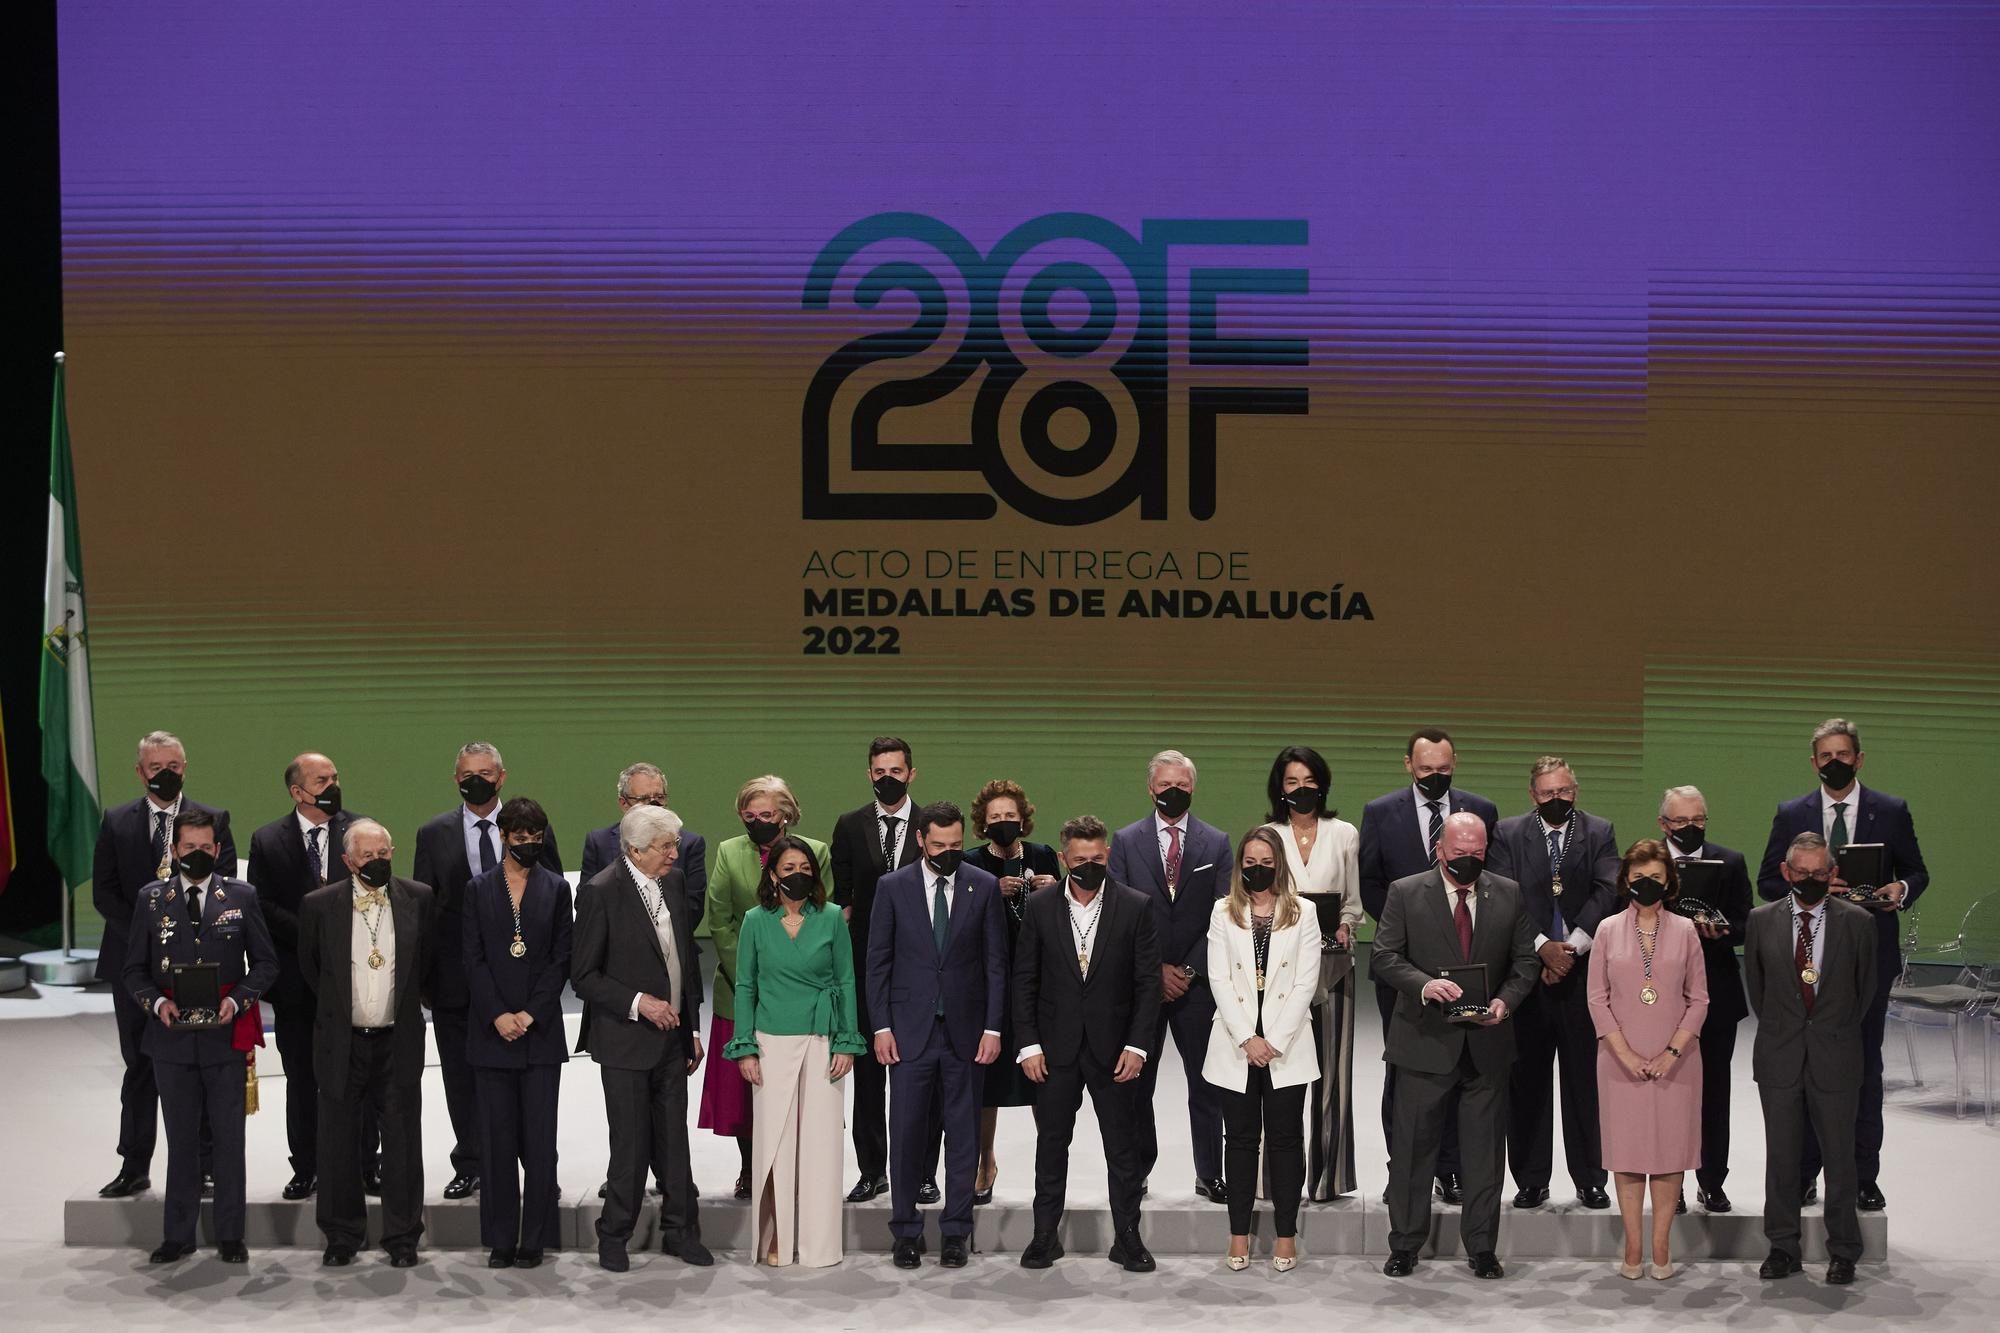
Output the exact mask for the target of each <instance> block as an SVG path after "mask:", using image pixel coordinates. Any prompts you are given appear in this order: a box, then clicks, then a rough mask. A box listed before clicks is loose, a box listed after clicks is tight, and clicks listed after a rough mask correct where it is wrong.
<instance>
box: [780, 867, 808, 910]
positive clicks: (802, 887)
mask: <svg viewBox="0 0 2000 1333" xmlns="http://www.w3.org/2000/svg"><path fill="white" fill-rule="evenodd" d="M812 891H813V877H812V876H811V875H808V874H807V873H806V872H805V871H803V870H794V871H793V872H792V873H791V874H789V875H786V876H784V877H783V878H782V879H780V880H779V881H778V892H780V893H782V894H784V895H785V896H786V897H787V898H790V899H791V900H792V901H793V902H795V903H802V902H804V901H805V900H806V899H808V898H810V897H812Z"/></svg>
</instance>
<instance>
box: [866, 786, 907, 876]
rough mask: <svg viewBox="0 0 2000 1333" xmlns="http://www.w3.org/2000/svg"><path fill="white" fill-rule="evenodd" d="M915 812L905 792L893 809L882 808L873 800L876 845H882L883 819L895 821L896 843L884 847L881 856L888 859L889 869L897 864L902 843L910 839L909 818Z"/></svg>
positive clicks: (879, 803)
mask: <svg viewBox="0 0 2000 1333" xmlns="http://www.w3.org/2000/svg"><path fill="white" fill-rule="evenodd" d="M915 814H916V808H915V807H914V806H913V805H912V804H911V802H910V798H909V796H908V795H907V794H905V795H904V797H903V803H902V804H901V805H899V806H897V807H896V808H895V809H894V810H884V809H883V808H882V803H881V802H880V801H877V802H875V845H876V846H877V847H880V846H882V834H883V831H884V830H883V823H884V821H886V820H891V819H893V820H895V821H896V845H895V846H893V847H889V848H886V849H885V855H884V858H883V859H885V860H886V861H888V863H889V869H891V870H894V869H895V868H896V866H897V864H898V859H897V858H899V857H901V856H902V854H903V845H904V844H905V843H907V842H908V841H909V840H910V820H911V818H912V817H913V816H914V815H915Z"/></svg>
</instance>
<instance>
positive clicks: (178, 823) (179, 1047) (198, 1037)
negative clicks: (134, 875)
mask: <svg viewBox="0 0 2000 1333" xmlns="http://www.w3.org/2000/svg"><path fill="white" fill-rule="evenodd" d="M216 851H217V840H216V818H215V816H214V815H212V814H210V813H209V812H207V811H206V810H183V811H181V813H180V814H179V815H178V816H176V817H175V819H174V823H173V872H174V873H173V877H172V878H171V879H164V880H161V881H159V882H158V883H156V884H154V885H152V886H151V887H150V888H148V889H146V890H144V891H143V892H142V893H141V894H140V897H139V905H138V907H137V908H136V909H135V910H134V912H133V914H132V931H131V943H130V945H129V947H128V949H127V951H126V955H125V989H126V991H127V992H128V993H129V994H130V995H131V996H132V999H133V1000H134V1002H136V1003H137V1004H138V1005H139V1006H140V1008H142V1009H144V1010H145V1011H146V1012H147V1013H148V1014H149V1015H151V1016H152V1018H153V1020H154V1021H153V1022H151V1023H149V1024H148V1025H147V1027H146V1035H145V1037H144V1039H143V1040H144V1043H145V1049H146V1054H147V1055H148V1056H150V1057H151V1058H152V1061H153V1076H154V1079H155V1081H156V1082H157V1083H158V1084H159V1089H160V1107H161V1110H162V1111H163V1112H164V1113H165V1115H166V1122H167V1209H166V1226H165V1235H164V1237H163V1239H162V1241H161V1243H160V1248H158V1249H157V1250H154V1251H153V1255H152V1262H154V1263H156V1264H164V1263H172V1262H173V1261H174V1260H176V1259H182V1258H185V1257H186V1256H188V1255H190V1254H192V1253H194V1247H195V1221H196V1219H197V1218H198V1217H199V1216H200V1213H201V1165H200V1160H199V1153H200V1148H199V1135H200V1125H201V1119H202V1112H203V1110H204V1109H206V1111H207V1113H208V1123H209V1126H210V1128H211V1131H212V1132H213V1134H214V1158H213V1163H214V1171H215V1237H216V1257H217V1258H219V1259H221V1260H222V1261H223V1262H224V1263H232V1264H240V1263H245V1262H248V1260H249V1258H250V1255H249V1252H248V1251H247V1250H245V1249H244V1248H243V1091H244V1090H243V1082H244V1058H245V1057H244V1053H245V1052H246V1051H247V1050H248V1049H249V1048H250V1046H251V1045H252V1044H253V1043H256V1042H260V1041H261V1038H262V1035H263V1034H262V1030H261V1027H260V1026H259V1024H258V1021H257V1017H256V1012H255V1008H254V1006H255V1005H256V1003H257V1000H258V998H259V997H260V996H262V995H263V994H264V993H265V992H266V991H267V990H269V989H270V988H271V985H272V983H273V982H275V981H276V980H277V978H278V955H277V952H276V951H275V950H274V949H273V947H272V945H271V932H270V930H269V929H268V928H267V927H266V926H265V925H264V913H263V910H262V909H261V908H260V907H258V905H257V893H256V890H254V889H252V888H251V887H250V886H249V885H248V884H246V883H244V882H243V881H242V880H240V879H227V878H224V877H223V876H221V875H218V874H216V873H215V862H216ZM196 963H213V964H215V966H216V968H217V980H218V981H219V982H220V984H221V989H222V992H223V994H222V1002H221V1005H220V1007H219V1008H218V1009H217V1011H216V1016H217V1018H218V1019H219V1020H220V1021H219V1023H218V1024H217V1025H216V1026H214V1027H201V1028H176V1027H175V1025H174V1024H175V1020H176V1019H178V1018H179V1017H180V1016H181V1011H180V1008H179V1006H177V1005H176V1004H175V1003H174V972H173V969H174V968H175V967H176V966H186V965H188V964H196ZM239 1018H240V1019H241V1021H240V1022H239V1021H238V1020H239Z"/></svg>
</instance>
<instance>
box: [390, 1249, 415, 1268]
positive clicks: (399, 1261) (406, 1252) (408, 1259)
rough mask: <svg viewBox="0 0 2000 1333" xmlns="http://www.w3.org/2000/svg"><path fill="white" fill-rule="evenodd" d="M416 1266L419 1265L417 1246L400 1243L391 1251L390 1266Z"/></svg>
mask: <svg viewBox="0 0 2000 1333" xmlns="http://www.w3.org/2000/svg"><path fill="white" fill-rule="evenodd" d="M416 1266H417V1248H416V1246H414V1245H398V1246H397V1247H396V1248H395V1249H393V1250H391V1251H389V1267H391V1268H415V1267H416Z"/></svg>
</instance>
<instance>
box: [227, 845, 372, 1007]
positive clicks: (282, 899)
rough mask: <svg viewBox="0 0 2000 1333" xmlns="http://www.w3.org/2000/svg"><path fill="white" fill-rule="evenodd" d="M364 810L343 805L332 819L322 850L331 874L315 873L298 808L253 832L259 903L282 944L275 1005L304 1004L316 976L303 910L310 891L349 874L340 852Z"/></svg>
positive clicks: (252, 855)
mask: <svg viewBox="0 0 2000 1333" xmlns="http://www.w3.org/2000/svg"><path fill="white" fill-rule="evenodd" d="M363 818H366V816H364V815H356V814H350V813H349V812H347V811H345V810H342V811H341V812H340V813H339V814H337V815H335V816H334V817H333V818H332V819H329V820H327V821H326V837H324V838H322V839H321V840H320V841H321V842H322V843H323V844H324V846H322V848H321V849H320V854H321V856H322V857H324V858H325V863H326V878H325V879H321V878H320V877H319V876H318V875H317V874H315V873H314V872H313V867H312V854H311V853H310V852H308V851H307V850H306V839H305V835H304V834H303V833H301V832H300V831H299V820H298V812H297V811H296V810H288V811H286V812H285V813H284V814H283V815H282V816H280V817H279V818H277V819H274V820H272V821H271V822H270V823H268V824H266V825H264V826H263V827H262V828H260V829H258V830H257V831H256V832H255V833H252V834H251V835H250V873H251V874H252V875H255V876H256V878H255V879H253V880H251V881H250V882H251V883H252V884H254V885H256V886H257V902H258V905H259V906H261V907H262V908H263V909H264V922H265V924H266V925H268V926H269V927H270V928H271V943H272V944H274V945H276V946H277V949H278V984H277V985H275V986H273V987H271V1002H272V1003H273V1004H303V1003H304V1002H305V998H306V992H307V990H308V989H310V988H311V987H312V985H313V981H317V978H314V979H313V981H308V980H307V979H306V975H305V971H304V969H302V968H301V967H300V966H299V912H300V910H301V909H302V907H303V906H304V904H305V900H306V895H307V894H309V893H312V892H314V891H315V890H317V889H319V888H321V887H322V886H324V885H326V884H332V883H337V882H339V881H340V880H343V879H346V878H348V870H347V866H346V865H345V864H344V863H342V861H341V859H340V854H341V852H342V850H343V849H344V848H345V847H346V845H347V829H348V826H349V825H351V824H352V823H353V822H354V821H355V820H357V819H363Z"/></svg>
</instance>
